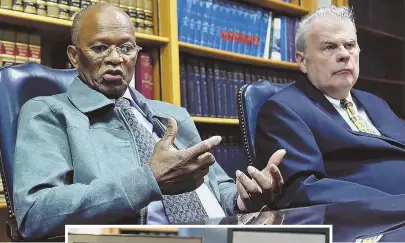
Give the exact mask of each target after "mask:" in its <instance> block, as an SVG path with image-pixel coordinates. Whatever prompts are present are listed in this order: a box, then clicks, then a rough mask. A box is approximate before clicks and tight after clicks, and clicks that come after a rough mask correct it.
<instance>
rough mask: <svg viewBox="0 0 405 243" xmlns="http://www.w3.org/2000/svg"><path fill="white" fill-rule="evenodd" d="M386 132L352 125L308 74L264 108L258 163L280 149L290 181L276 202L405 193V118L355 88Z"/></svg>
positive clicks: (288, 204) (307, 202) (262, 163)
mask: <svg viewBox="0 0 405 243" xmlns="http://www.w3.org/2000/svg"><path fill="white" fill-rule="evenodd" d="M351 94H352V97H353V99H354V100H355V102H357V104H359V105H361V106H362V107H363V108H364V110H365V111H366V113H367V115H368V116H369V118H370V120H371V121H372V123H373V124H374V126H375V127H376V128H377V129H378V130H379V131H380V133H381V134H382V136H375V135H371V134H366V133H363V132H356V131H352V130H351V128H350V126H349V125H348V124H347V123H346V121H345V120H344V119H343V118H342V117H341V115H340V114H339V113H338V111H337V110H336V109H335V108H334V107H333V105H332V104H331V103H330V102H329V101H328V100H327V99H326V97H325V96H324V95H323V94H322V93H321V92H320V91H319V90H318V89H316V88H315V87H314V86H313V85H312V84H310V83H309V81H308V80H306V81H302V82H300V83H295V84H292V85H290V86H288V87H287V88H285V89H283V90H281V91H280V92H278V93H276V94H275V95H274V96H273V97H272V98H271V99H270V100H269V101H267V102H266V103H265V104H264V105H263V107H262V108H261V110H260V113H259V116H258V123H257V129H256V138H255V144H256V145H255V146H256V148H255V149H256V156H257V158H256V165H257V167H258V168H259V169H262V168H264V167H265V165H266V164H267V161H268V158H269V157H270V155H271V154H272V153H274V152H275V151H276V150H277V149H282V148H284V149H286V150H287V154H286V156H285V157H284V159H283V161H282V162H281V165H280V170H281V173H282V175H283V178H284V181H285V186H284V188H283V192H282V194H281V195H280V196H278V197H277V199H276V205H275V206H276V207H280V208H285V207H298V206H308V205H316V204H327V203H336V202H347V201H358V200H364V199H369V198H373V197H383V196H386V195H398V194H405V123H404V121H402V120H401V119H400V118H398V117H397V116H396V115H395V114H394V113H393V112H392V110H391V109H390V107H389V106H388V105H387V103H386V102H385V101H383V100H382V99H380V98H378V97H377V96H375V95H372V94H370V93H366V92H363V91H360V90H356V89H352V90H351Z"/></svg>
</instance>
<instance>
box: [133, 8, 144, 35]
mask: <svg viewBox="0 0 405 243" xmlns="http://www.w3.org/2000/svg"><path fill="white" fill-rule="evenodd" d="M135 11H136V23H135V29H136V31H137V32H139V33H145V2H144V1H142V0H138V1H137V2H136V9H135Z"/></svg>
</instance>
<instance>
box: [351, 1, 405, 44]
mask: <svg viewBox="0 0 405 243" xmlns="http://www.w3.org/2000/svg"><path fill="white" fill-rule="evenodd" d="M349 4H350V6H352V7H353V10H354V13H355V16H356V24H359V25H363V26H367V27H369V28H370V29H377V30H380V31H384V32H387V33H390V34H393V35H398V36H401V37H404V32H403V26H402V25H401V24H398V23H400V22H401V21H403V20H404V18H403V11H404V10H403V9H404V7H405V6H404V5H405V3H404V1H396V0H394V1H386V0H350V1H349Z"/></svg>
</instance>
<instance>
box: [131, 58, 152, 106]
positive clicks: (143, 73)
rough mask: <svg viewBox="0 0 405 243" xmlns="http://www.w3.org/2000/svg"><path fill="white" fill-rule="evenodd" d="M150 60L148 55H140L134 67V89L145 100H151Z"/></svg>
mask: <svg viewBox="0 0 405 243" xmlns="http://www.w3.org/2000/svg"><path fill="white" fill-rule="evenodd" d="M152 72H153V70H152V59H151V56H150V55H149V54H148V53H144V52H142V53H140V56H139V59H138V61H137V65H136V71H135V73H136V78H135V87H136V89H137V90H138V91H139V92H140V93H141V94H142V95H143V96H145V98H147V99H153V73H152Z"/></svg>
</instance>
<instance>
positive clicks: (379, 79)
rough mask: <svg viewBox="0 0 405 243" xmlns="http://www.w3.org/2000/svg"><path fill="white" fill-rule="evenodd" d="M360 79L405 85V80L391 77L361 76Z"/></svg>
mask: <svg viewBox="0 0 405 243" xmlns="http://www.w3.org/2000/svg"><path fill="white" fill-rule="evenodd" d="M359 79H364V80H369V81H375V82H379V83H387V84H398V85H405V81H400V80H390V79H383V78H375V77H367V76H359Z"/></svg>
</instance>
